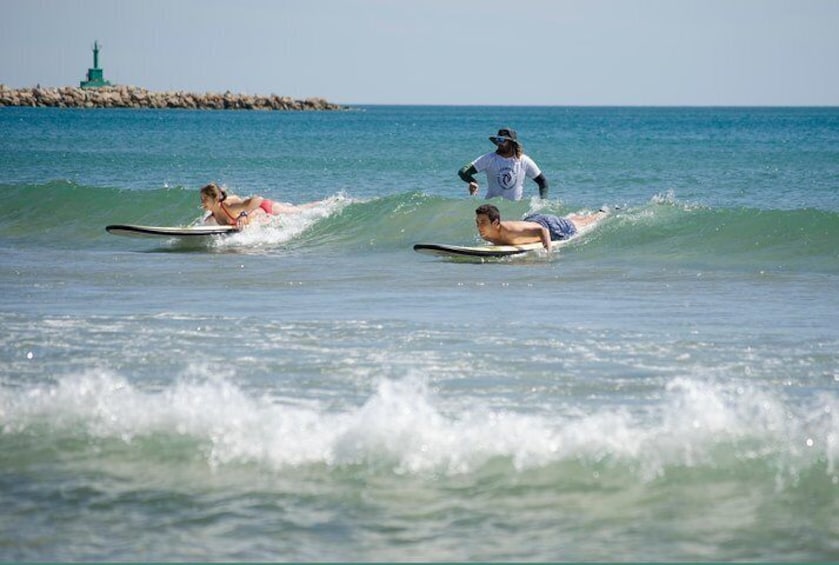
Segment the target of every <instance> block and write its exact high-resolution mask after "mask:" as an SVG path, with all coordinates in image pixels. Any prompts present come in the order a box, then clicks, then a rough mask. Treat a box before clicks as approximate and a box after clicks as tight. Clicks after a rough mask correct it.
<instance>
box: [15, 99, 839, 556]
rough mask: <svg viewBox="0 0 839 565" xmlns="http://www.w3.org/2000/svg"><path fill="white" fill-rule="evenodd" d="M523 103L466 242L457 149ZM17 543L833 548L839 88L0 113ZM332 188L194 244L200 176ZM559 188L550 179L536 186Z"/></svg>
mask: <svg viewBox="0 0 839 565" xmlns="http://www.w3.org/2000/svg"><path fill="white" fill-rule="evenodd" d="M502 126H510V127H514V128H516V129H517V130H518V131H519V135H520V137H521V138H522V139H523V141H524V143H525V149H526V151H527V152H528V153H529V154H530V155H531V156H532V157H533V158H534V159H535V160H536V161H537V163H539V165H540V166H541V167H542V169H543V171H544V172H545V174H546V176H547V177H548V179H549V180H550V181H551V197H550V199H549V200H548V201H547V202H538V201H535V200H530V199H527V200H524V201H521V202H517V203H510V202H502V203H501V204H500V206H501V209H502V213H503V215H504V216H505V217H511V218H512V217H520V216H521V215H523V214H525V213H527V212H529V211H534V210H537V209H539V210H541V211H547V212H552V213H557V214H566V213H571V212H577V211H583V212H584V211H590V210H595V209H597V208H599V207H600V206H602V205H608V206H610V207H612V208H613V212H612V215H611V216H610V217H609V218H608V219H607V220H606V221H605V222H604V223H603V225H602V226H601V227H599V228H598V229H596V230H595V231H593V232H592V233H590V234H587V235H586V236H584V237H583V238H581V239H579V240H578V241H576V242H575V243H573V244H572V245H569V246H567V247H565V248H563V249H562V250H561V251H560V252H559V253H557V254H554V255H553V256H550V257H548V256H544V255H540V254H536V255H532V256H528V257H524V258H518V259H514V260H501V261H491V262H486V263H464V262H455V261H446V260H441V259H436V258H432V257H428V256H424V255H420V254H417V253H414V252H413V251H412V250H411V246H412V245H413V244H414V243H416V242H419V241H442V242H450V243H459V244H474V243H476V242H477V235H476V233H475V229H474V208H475V207H476V206H477V205H478V204H479V203H480V202H481V200H479V199H474V198H470V197H467V196H466V191H465V186H464V185H463V183H461V182H460V180H459V179H458V178H457V176H456V171H457V169H459V168H460V167H461V166H462V165H463V164H465V163H466V162H468V161H469V160H471V159H472V158H474V157H476V156H477V155H479V154H480V153H482V152H485V151H487V150H489V149H490V147H491V146H490V144H489V142H488V141H487V139H486V138H487V136H489V135H491V134H492V133H494V131H495V130H497V129H498V128H499V127H502ZM0 131H2V132H3V135H2V136H0V158H1V159H2V165H0V191H2V194H3V195H4V204H3V206H2V207H0V242H2V245H0V264H2V269H0V289H2V292H0V328H2V329H0V508H3V511H2V512H0V560H5V561H9V560H11V561H55V560H61V561H65V560H152V561H171V560H192V561H204V560H222V561H223V560H227V561H231V560H235V561H259V560H271V561H312V560H320V561H324V560H327V561H328V560H333V561H334V560H353V561H374V560H412V561H440V560H449V561H468V560H508V561H510V560H516V561H544V560H550V561H562V560H608V561H615V560H636V561H657V560H669V561H731V560H760V561H836V560H837V559H839V542H837V540H839V518H837V516H839V502H837V501H838V500H839V497H837V493H839V470H838V469H837V461H839V396H837V387H839V354H837V351H839V323H837V321H836V312H837V311H839V308H837V307H838V306H839V293H837V277H839V251H837V247H839V245H837V244H839V110H837V109H835V108H514V107H497V108H492V107H407V106H406V107H366V108H358V109H354V110H352V111H348V112H337V113H260V112H197V111H194V112H189V111H131V110H114V111H111V110H88V111H75V110H74V111H70V110H53V109H27V108H4V109H2V111H0ZM209 181H218V182H221V183H224V184H226V185H227V186H228V188H229V189H230V190H231V191H233V192H235V193H238V194H243V195H247V194H251V193H259V194H263V195H266V196H269V197H271V198H275V199H278V200H285V201H292V202H297V203H300V202H308V201H313V200H321V199H324V200H325V201H324V202H323V203H322V204H321V205H319V206H317V207H315V208H313V209H312V210H311V211H309V212H308V213H306V214H304V215H302V216H299V217H280V218H278V219H276V220H275V221H274V222H273V223H272V224H270V225H268V226H265V227H262V228H259V229H254V230H249V231H247V232H244V233H241V234H237V235H234V236H230V237H228V238H221V239H213V240H210V241H208V242H204V243H195V242H190V243H187V244H179V243H175V242H171V241H166V240H162V241H153V240H140V239H130V238H122V237H116V236H112V235H109V234H107V233H106V232H105V230H104V226H105V225H107V224H110V223H139V224H161V225H169V224H187V223H190V222H192V221H194V220H195V219H197V218H198V217H200V214H201V211H200V209H199V201H198V194H197V191H198V188H199V187H200V186H202V185H203V184H206V183H207V182H209ZM526 193H527V194H528V195H535V194H537V190H536V187H535V184H533V183H530V184H529V186H527V187H526Z"/></svg>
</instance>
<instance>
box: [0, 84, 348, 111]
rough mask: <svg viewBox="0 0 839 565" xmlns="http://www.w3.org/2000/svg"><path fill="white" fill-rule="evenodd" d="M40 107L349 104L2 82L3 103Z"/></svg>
mask: <svg viewBox="0 0 839 565" xmlns="http://www.w3.org/2000/svg"><path fill="white" fill-rule="evenodd" d="M2 106H28V107H37V108H181V109H189V110H286V111H301V110H346V109H348V108H349V107H348V106H344V105H340V104H334V103H332V102H328V101H327V100H324V99H323V98H306V99H305V100H295V99H293V98H291V97H289V96H277V95H276V94H271V95H270V96H260V95H252V94H236V93H232V92H230V91H227V92H224V93H216V92H206V93H196V92H184V91H164V92H153V91H150V90H146V89H145V88H139V87H136V86H104V87H101V88H80V87H78V86H62V87H57V88H42V87H40V86H36V87H33V88H7V87H6V86H5V85H3V84H0V107H2Z"/></svg>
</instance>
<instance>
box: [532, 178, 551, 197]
mask: <svg viewBox="0 0 839 565" xmlns="http://www.w3.org/2000/svg"><path fill="white" fill-rule="evenodd" d="M533 180H534V181H536V184H537V185H539V198H541V199H542V200H544V199H545V198H547V197H548V179H546V178H545V175H544V174H542V173H539V176H538V177H536V178H535V179H533Z"/></svg>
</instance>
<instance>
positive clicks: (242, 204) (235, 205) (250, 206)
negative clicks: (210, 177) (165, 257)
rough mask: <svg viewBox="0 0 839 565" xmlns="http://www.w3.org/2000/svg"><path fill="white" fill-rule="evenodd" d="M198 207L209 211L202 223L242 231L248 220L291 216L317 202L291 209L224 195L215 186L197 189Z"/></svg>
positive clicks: (263, 201)
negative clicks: (199, 203)
mask: <svg viewBox="0 0 839 565" xmlns="http://www.w3.org/2000/svg"><path fill="white" fill-rule="evenodd" d="M200 195H201V207H202V208H203V209H204V210H206V211H207V212H209V213H208V214H207V215H206V216H205V217H204V223H205V224H218V225H220V226H237V227H238V228H239V229H242V228H243V227H245V226H246V225H248V224H249V223H250V222H251V220H253V219H254V218H256V219H257V220H262V221H264V220H266V219H268V217H269V216H276V215H278V214H295V213H299V212H301V211H302V210H303V209H305V208H311V207H312V206H316V205H317V204H319V202H310V203H308V204H301V205H300V206H295V205H294V204H287V203H283V202H274V201H273V200H268V199H267V198H263V197H261V196H251V197H249V198H241V197H239V196H236V195H234V194H231V195H228V194H227V192H226V191H225V190H224V189H223V188H221V187H220V186H218V185H217V184H216V183H214V182H211V183H210V184H208V185H206V186H204V187H202V188H201V193H200Z"/></svg>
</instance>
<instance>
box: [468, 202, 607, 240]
mask: <svg viewBox="0 0 839 565" xmlns="http://www.w3.org/2000/svg"><path fill="white" fill-rule="evenodd" d="M605 215H606V212H604V211H603V210H600V211H598V212H596V213H594V214H589V215H587V216H582V215H580V214H571V215H569V216H565V217H562V218H561V217H559V216H554V215H553V214H530V215H529V216H526V217H525V218H524V220H503V221H502V220H501V213H500V212H499V211H498V208H496V207H495V206H493V205H492V204H484V205H482V206H479V207H478V209H477V210H475V225H477V226H478V233H480V234H481V237H482V238H484V239H485V240H487V241H489V242H490V243H493V244H495V245H522V244H525V243H538V242H540V241H541V242H542V245H544V247H545V249H546V250H548V251H550V250H551V241H557V240H560V239H567V238H569V237H571V236H572V235H574V234H575V233H577V230H579V229H582V228H583V227H585V226H587V225H589V224H591V223H593V222H596V221H597V220H599V219H600V218H602V217H603V216H605Z"/></svg>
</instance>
